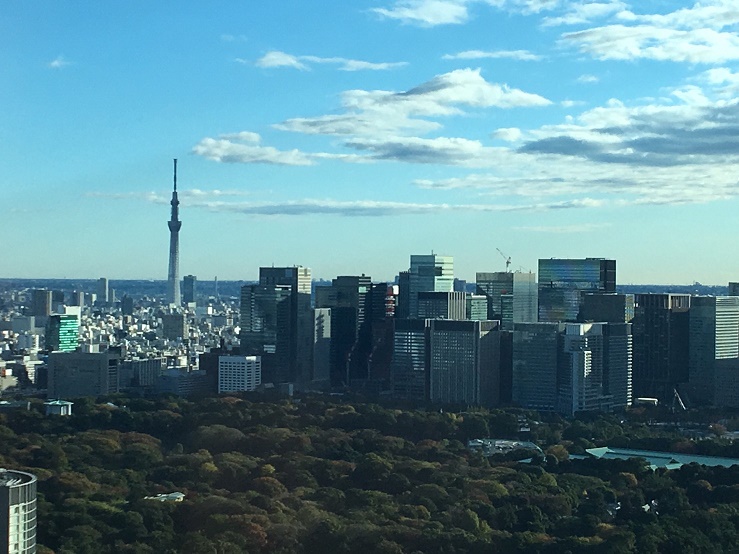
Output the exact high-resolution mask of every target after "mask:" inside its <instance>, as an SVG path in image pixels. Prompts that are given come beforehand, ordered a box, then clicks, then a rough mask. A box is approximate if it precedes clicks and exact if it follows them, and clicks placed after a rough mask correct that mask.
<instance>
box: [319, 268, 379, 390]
mask: <svg viewBox="0 0 739 554" xmlns="http://www.w3.org/2000/svg"><path fill="white" fill-rule="evenodd" d="M322 289H323V290H321V294H319V295H317V297H316V307H317V308H331V380H332V382H333V383H334V384H336V385H338V384H343V385H349V384H350V383H351V381H352V380H354V381H364V380H366V379H368V378H369V356H370V353H371V351H372V279H371V278H370V277H369V276H367V275H340V276H338V277H336V278H335V279H333V280H332V281H331V287H322ZM384 308H385V307H384V305H382V310H383V312H384Z"/></svg>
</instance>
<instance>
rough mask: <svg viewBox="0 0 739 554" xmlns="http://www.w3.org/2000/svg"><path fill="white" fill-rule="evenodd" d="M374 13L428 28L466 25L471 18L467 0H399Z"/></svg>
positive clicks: (376, 9) (375, 10)
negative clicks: (389, 6)
mask: <svg viewBox="0 0 739 554" xmlns="http://www.w3.org/2000/svg"><path fill="white" fill-rule="evenodd" d="M372 11H373V12H375V13H376V14H379V15H381V16H382V17H385V18H387V19H395V20H398V21H401V22H402V23H410V24H415V25H422V26H427V27H433V26H436V25H449V24H460V23H465V22H466V21H467V20H468V18H469V12H468V11H467V2H466V1H465V0H458V1H457V0H398V1H397V2H395V4H394V5H393V7H391V8H374V9H373V10H372Z"/></svg>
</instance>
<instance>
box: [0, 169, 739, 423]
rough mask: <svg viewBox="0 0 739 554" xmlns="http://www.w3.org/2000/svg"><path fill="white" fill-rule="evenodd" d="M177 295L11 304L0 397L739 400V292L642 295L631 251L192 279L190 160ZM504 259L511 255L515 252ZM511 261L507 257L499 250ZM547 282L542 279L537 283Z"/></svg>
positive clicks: (175, 230) (1, 318)
mask: <svg viewBox="0 0 739 554" xmlns="http://www.w3.org/2000/svg"><path fill="white" fill-rule="evenodd" d="M167 226H168V228H169V236H170V241H169V257H168V279H167V285H166V292H165V294H164V295H163V298H162V297H159V298H155V297H149V296H146V295H145V296H143V297H139V298H134V297H133V296H132V295H129V294H125V295H123V297H122V298H121V299H120V300H118V299H116V295H115V291H114V290H113V289H111V288H110V286H109V282H108V279H107V278H100V279H98V280H97V281H96V282H95V286H94V287H93V288H94V290H92V291H80V290H72V291H59V290H45V289H29V290H25V291H14V292H13V293H12V294H11V296H10V297H9V298H7V299H0V300H3V305H4V306H5V311H4V312H3V313H2V314H0V333H2V334H1V335H0V346H1V347H2V349H1V350H0V354H1V357H0V372H1V373H0V391H1V390H2V389H7V388H10V387H20V388H23V387H36V388H40V389H45V390H46V391H47V394H48V396H49V398H50V399H61V398H74V397H77V396H100V395H107V394H111V393H115V392H119V391H129V392H132V393H138V394H156V393H170V394H178V395H186V396H189V395H198V394H215V393H234V392H240V391H253V390H257V389H262V390H264V389H269V388H276V389H278V390H280V391H283V392H289V391H292V390H299V391H323V392H329V391H332V392H340V391H345V390H354V391H362V392H364V393H367V394H377V395H387V396H393V397H395V398H398V399H404V400H407V401H412V402H421V403H426V402H431V403H439V404H454V405H470V406H487V407H495V406H505V405H517V406H522V407H525V408H532V409H537V410H545V411H556V412H560V413H563V414H574V413H576V412H580V411H611V410H618V409H623V408H625V407H627V406H629V405H630V404H631V403H632V402H633V401H634V400H635V399H636V398H649V399H656V401H662V402H665V401H667V402H670V401H673V400H674V399H677V400H678V401H679V402H680V403H683V402H684V401H686V402H688V403H690V404H693V405H696V406H698V405H717V406H731V407H739V285H738V284H736V283H733V284H730V287H729V295H728V296H691V295H687V294H669V293H665V294H625V293H621V292H619V291H618V290H617V286H616V261H615V260H609V259H604V258H584V259H556V258H551V259H541V260H539V266H538V273H537V274H535V273H533V272H521V271H510V267H509V266H510V258H508V257H506V256H505V255H504V257H506V264H505V271H498V272H478V273H477V274H476V276H475V283H470V284H468V283H466V282H465V281H463V280H461V279H457V278H455V276H454V260H453V258H452V256H442V255H438V254H435V253H433V252H432V253H431V254H419V255H411V256H410V261H409V266H408V268H407V269H405V270H402V271H400V272H399V273H398V275H397V278H396V279H395V280H394V282H389V283H388V282H373V280H372V278H371V277H370V276H369V275H365V274H361V275H340V276H337V277H336V278H334V279H332V280H331V282H330V283H327V282H326V281H321V282H318V283H317V282H314V280H313V275H312V273H311V270H310V269H309V268H307V267H303V266H291V267H261V268H259V280H258V281H257V282H254V283H247V284H244V285H243V286H242V287H241V289H240V294H239V296H238V297H237V298H226V299H221V297H220V296H219V294H218V289H217V279H216V286H215V289H216V290H215V294H214V295H211V296H207V297H206V295H204V294H199V291H198V287H197V278H196V277H195V276H194V275H186V276H185V277H184V279H182V282H181V279H180V269H179V249H180V242H179V232H180V230H181V228H182V222H181V221H180V219H179V200H178V196H177V160H175V163H174V187H173V191H172V200H171V202H170V219H169V221H168V222H167ZM499 252H500V251H499ZM500 253H501V254H503V253H502V252H500ZM537 275H538V280H537Z"/></svg>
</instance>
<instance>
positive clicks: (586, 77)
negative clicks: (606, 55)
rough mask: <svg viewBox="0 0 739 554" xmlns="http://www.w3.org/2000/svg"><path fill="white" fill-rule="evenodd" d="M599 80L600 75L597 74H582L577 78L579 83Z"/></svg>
mask: <svg viewBox="0 0 739 554" xmlns="http://www.w3.org/2000/svg"><path fill="white" fill-rule="evenodd" d="M598 81H600V79H599V78H598V77H596V76H595V75H580V76H579V77H578V78H577V82H578V83H587V84H589V83H597V82H598Z"/></svg>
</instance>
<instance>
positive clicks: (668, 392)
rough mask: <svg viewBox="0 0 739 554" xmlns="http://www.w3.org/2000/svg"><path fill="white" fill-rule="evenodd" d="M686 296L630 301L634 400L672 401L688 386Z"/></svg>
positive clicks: (646, 296) (640, 296) (638, 297)
mask: <svg viewBox="0 0 739 554" xmlns="http://www.w3.org/2000/svg"><path fill="white" fill-rule="evenodd" d="M689 321H690V295H689V294H637V295H636V296H635V300H634V319H633V333H634V396H635V397H636V398H642V397H649V398H657V399H659V400H660V401H663V402H670V401H672V397H673V394H674V392H673V391H674V390H675V389H676V388H679V385H680V384H685V383H687V382H688V359H689V354H688V341H689V339H688V336H689V333H688V328H689Z"/></svg>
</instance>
